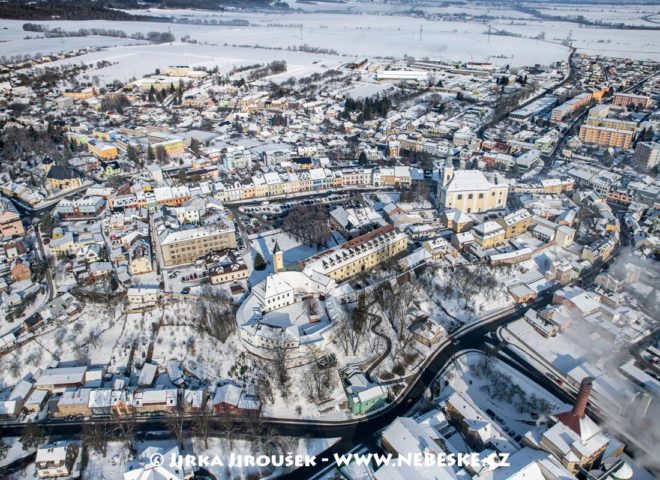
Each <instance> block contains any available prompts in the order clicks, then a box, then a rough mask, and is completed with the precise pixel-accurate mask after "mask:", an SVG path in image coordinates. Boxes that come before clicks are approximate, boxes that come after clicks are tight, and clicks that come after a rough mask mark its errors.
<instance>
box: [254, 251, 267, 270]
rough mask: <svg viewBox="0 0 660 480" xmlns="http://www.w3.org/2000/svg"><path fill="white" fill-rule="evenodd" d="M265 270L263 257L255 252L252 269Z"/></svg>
mask: <svg viewBox="0 0 660 480" xmlns="http://www.w3.org/2000/svg"><path fill="white" fill-rule="evenodd" d="M265 268H266V261H265V260H264V257H263V256H262V255H261V253H259V252H257V254H256V256H255V257H254V269H255V270H264V269H265Z"/></svg>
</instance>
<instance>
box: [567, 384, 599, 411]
mask: <svg viewBox="0 0 660 480" xmlns="http://www.w3.org/2000/svg"><path fill="white" fill-rule="evenodd" d="M593 381H594V379H593V378H592V377H584V378H583V379H582V383H580V391H579V392H578V394H577V398H576V399H575V404H574V405H573V410H572V413H573V415H575V416H577V417H579V418H582V417H584V414H585V412H586V410H587V403H589V395H591V389H592V387H593Z"/></svg>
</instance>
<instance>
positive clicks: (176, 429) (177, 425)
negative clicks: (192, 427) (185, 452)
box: [165, 410, 188, 449]
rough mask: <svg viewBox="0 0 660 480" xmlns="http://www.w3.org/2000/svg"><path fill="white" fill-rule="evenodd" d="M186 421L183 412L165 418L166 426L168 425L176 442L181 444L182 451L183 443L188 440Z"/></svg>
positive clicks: (179, 411) (177, 411)
mask: <svg viewBox="0 0 660 480" xmlns="http://www.w3.org/2000/svg"><path fill="white" fill-rule="evenodd" d="M185 420H186V417H185V416H184V414H183V412H182V411H181V410H175V411H173V412H170V413H168V414H167V416H166V417H165V424H166V425H167V429H168V430H169V431H170V433H171V434H172V436H173V437H174V438H175V439H176V441H177V442H179V448H180V449H183V442H185V440H186V438H188V436H187V435H186V429H185Z"/></svg>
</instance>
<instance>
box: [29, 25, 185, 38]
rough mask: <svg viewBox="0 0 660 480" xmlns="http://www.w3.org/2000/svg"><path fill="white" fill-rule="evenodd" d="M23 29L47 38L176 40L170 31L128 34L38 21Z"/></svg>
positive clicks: (112, 30) (120, 31)
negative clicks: (60, 26) (64, 28)
mask: <svg viewBox="0 0 660 480" xmlns="http://www.w3.org/2000/svg"><path fill="white" fill-rule="evenodd" d="M23 30H24V31H26V32H40V33H43V34H44V36H45V37H46V38H58V37H88V36H90V35H98V36H101V37H116V38H132V39H133V40H147V41H149V42H152V43H167V42H173V41H174V40H175V38H174V35H172V34H171V33H170V32H147V33H142V32H136V33H131V34H130V35H128V34H127V33H126V32H125V31H124V30H117V29H109V28H80V29H78V30H68V31H67V30H62V29H61V28H59V27H56V28H50V27H49V26H48V25H41V24H38V23H24V24H23Z"/></svg>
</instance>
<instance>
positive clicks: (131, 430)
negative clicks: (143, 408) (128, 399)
mask: <svg viewBox="0 0 660 480" xmlns="http://www.w3.org/2000/svg"><path fill="white" fill-rule="evenodd" d="M136 424H137V417H136V414H135V412H134V411H132V412H131V413H130V414H129V415H127V416H125V417H123V418H122V419H121V421H118V422H116V427H115V435H116V436H117V438H118V439H119V440H120V441H121V442H122V443H123V444H124V447H125V448H127V449H129V450H133V440H134V439H135V426H136Z"/></svg>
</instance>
